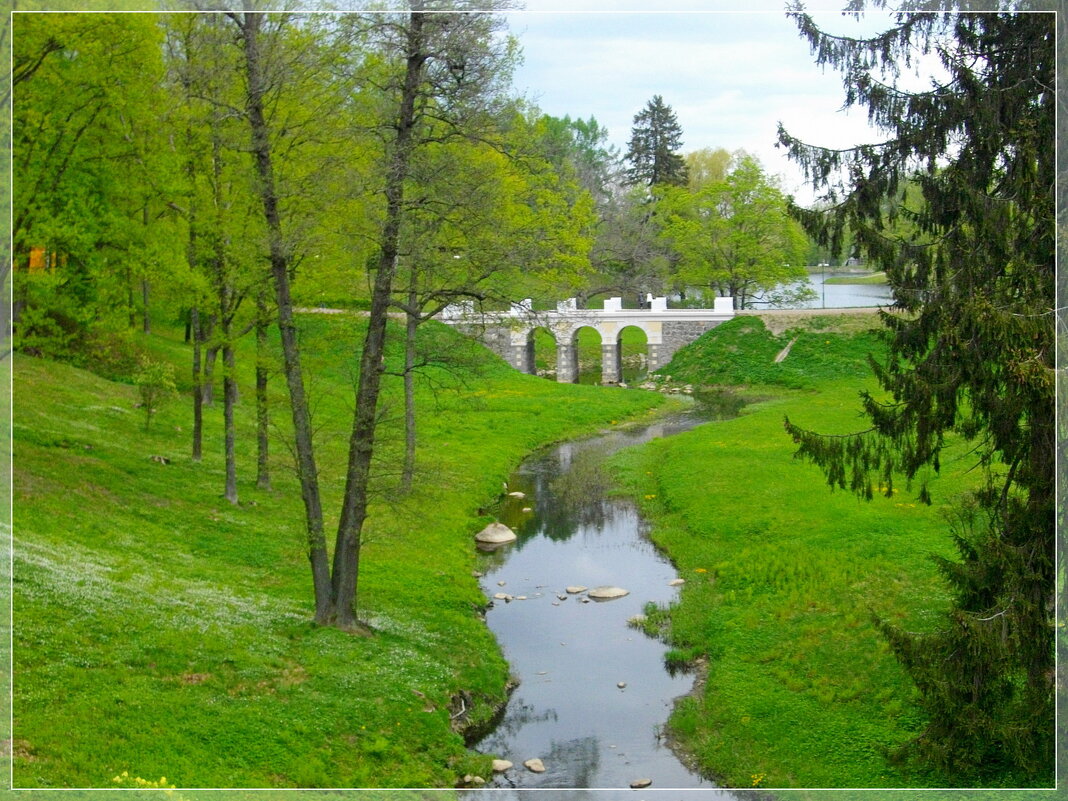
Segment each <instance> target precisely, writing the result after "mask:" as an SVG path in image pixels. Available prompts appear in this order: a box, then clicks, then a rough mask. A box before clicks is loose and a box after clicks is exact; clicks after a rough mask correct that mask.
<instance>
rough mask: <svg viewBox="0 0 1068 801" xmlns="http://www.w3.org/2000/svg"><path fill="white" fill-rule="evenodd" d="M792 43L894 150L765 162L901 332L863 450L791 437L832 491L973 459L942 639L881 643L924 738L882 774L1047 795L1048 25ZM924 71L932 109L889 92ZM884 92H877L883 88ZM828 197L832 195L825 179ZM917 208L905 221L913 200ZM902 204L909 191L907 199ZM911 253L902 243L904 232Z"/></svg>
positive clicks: (1050, 557) (918, 23)
mask: <svg viewBox="0 0 1068 801" xmlns="http://www.w3.org/2000/svg"><path fill="white" fill-rule="evenodd" d="M796 19H797V22H798V25H799V28H800V30H801V32H802V34H803V36H805V37H806V38H807V39H808V40H809V42H810V43H811V46H812V49H813V52H814V53H815V55H816V60H817V62H818V63H819V64H821V65H830V66H832V67H835V68H837V69H838V70H840V71H841V72H842V74H843V76H844V83H845V88H846V106H854V105H860V106H864V107H866V108H867V110H868V114H869V117H870V119H871V120H872V121H873V122H874V123H876V124H878V126H879V127H881V128H882V129H884V130H886V131H887V132H888V134H889V135H888V136H887V138H886V140H885V141H884V142H882V143H880V144H875V145H865V146H860V147H856V148H851V149H847V150H836V151H832V150H827V149H822V148H818V147H812V146H809V145H807V144H805V143H802V142H800V141H798V140H797V139H795V138H793V137H791V136H790V135H789V134H788V133H787V132H786V131H784V130H782V129H780V134H779V138H780V143H781V144H782V145H783V146H785V147H786V148H787V149H788V151H789V153H790V154H791V156H792V157H793V158H794V159H795V160H796V161H798V162H799V163H800V164H801V165H802V166H803V167H804V169H805V171H806V174H807V176H808V178H809V179H810V180H811V181H812V183H813V185H814V186H816V187H817V188H818V189H820V190H821V191H823V192H824V193H825V198H824V199H825V201H827V209H826V210H825V211H821V212H814V211H807V210H804V209H800V208H795V209H794V212H795V214H796V216H797V217H798V219H799V220H801V222H802V223H803V224H804V225H805V227H806V228H807V230H808V231H809V233H810V234H811V235H812V236H813V237H815V238H816V239H817V241H818V242H819V243H820V244H821V245H828V246H831V247H832V248H833V249H839V248H840V246H841V244H842V241H843V235H844V232H846V231H847V230H848V231H849V232H850V233H851V235H852V237H853V241H854V243H855V245H856V246H857V247H858V248H859V249H860V250H862V251H863V252H864V253H865V254H866V255H867V257H868V258H869V260H870V261H871V262H873V263H876V264H877V265H878V266H879V267H880V268H882V269H885V270H886V273H887V277H888V280H889V282H890V284H891V286H892V287H893V290H894V295H895V298H896V305H897V307H898V308H899V310H900V313H898V314H884V315H883V318H884V321H885V323H886V325H887V327H888V329H889V354H888V357H887V358H886V360H885V362H883V363H880V364H874V363H873V364H874V369H875V373H876V376H877V378H878V380H879V383H880V385H881V386H882V387H883V388H884V389H885V390H886V391H887V393H888V395H889V397H888V398H887V399H885V400H884V399H881V398H877V397H874V396H872V395H865V396H864V397H863V405H864V409H865V412H866V413H867V416H868V417H869V418H870V420H871V424H872V426H871V428H870V429H869V430H868V431H866V432H862V433H859V434H856V435H853V436H849V437H826V436H821V435H819V434H817V433H814V432H810V431H805V430H801V429H799V428H797V427H796V426H794V425H792V424H791V423H790V422H789V420H787V422H786V427H787V430H788V432H789V433H790V434H791V435H792V436H793V438H794V439H795V441H796V442H797V443H799V446H800V448H799V451H798V456H800V457H803V458H807V459H811V460H813V461H815V462H816V463H818V464H819V465H821V466H822V467H823V469H824V471H825V472H826V475H827V478H828V481H829V482H830V483H831V485H832V486H838V487H841V488H843V489H844V488H846V487H848V488H850V489H851V490H852V491H854V492H856V493H858V494H859V495H861V496H864V497H871V494H872V486H873V480H878V481H879V482H880V483H881V484H883V485H884V486H886V487H888V488H892V487H893V483H892V481H891V479H892V477H893V476H894V475H898V476H902V475H903V476H904V477H905V478H906V480H912V479H916V478H919V479H921V481H920V487H919V493H920V496H921V498H923V499H924V500H927V501H929V500H930V498H929V493H928V488H927V486H926V484H925V482H923V481H922V479H923V476H924V475H925V471H927V470H929V469H933V470H935V471H937V469H938V467H939V456H940V453H941V451H942V448H943V446H944V444H945V438H946V437H947V436H949V435H955V436H959V437H963V438H965V439H966V440H968V441H970V442H972V443H973V444H974V451H973V452H974V455H975V459H976V461H977V467H978V469H979V470H980V471H981V473H982V475H983V485H982V487H981V489H980V490H979V491H978V492H976V494H975V496H974V497H973V498H971V499H970V500H968V501H966V502H964V503H963V504H962V505H961V507H960V509H959V510H958V513H957V515H956V518H955V520H953V521H951V523H950V525H951V526H952V532H953V535H954V537H955V539H956V542H957V544H958V550H959V552H960V560H959V561H956V562H950V561H940V562H939V567H940V569H941V570H942V572H943V574H944V575H945V578H946V580H947V581H948V583H949V584H950V586H951V588H952V593H953V601H952V605H951V608H950V610H949V611H948V613H947V614H946V616H945V617H944V619H943V620H942V622H941V624H940V625H939V627H938V629H937V630H936V631H933V632H928V633H921V634H916V633H910V632H905V631H902V630H900V629H899V628H897V627H895V626H893V625H891V624H889V623H887V622H885V621H879V625H880V627H881V629H882V630H883V632H884V633H885V635H886V636H887V638H888V640H889V642H890V643H891V645H892V647H893V649H894V651H895V653H896V654H897V656H898V658H899V659H900V660H901V662H902V664H903V665H904V666H905V668H906V669H907V670H908V671H909V673H910V675H911V676H912V678H913V680H914V681H915V683H916V686H917V688H918V689H919V692H920V696H921V700H922V704H923V707H924V710H925V712H926V715H927V726H926V728H925V729H924V730H923V731H922V733H921V734H920V735H919V736H918V738H917V739H916V740H914V741H913V742H912V743H910V744H909V746H907V747H906V748H905V749H904V750H903V751H902V752H900V753H899V754H898V755H899V756H902V757H919V759H920V761H921V762H922V764H923V765H925V766H926V767H928V768H933V769H935V770H937V771H939V772H940V773H941V774H942V775H943V776H944V777H945V778H946V779H947V780H948V781H952V782H954V783H958V784H982V783H995V784H1003V783H1011V784H1045V785H1049V784H1052V782H1053V765H1054V700H1053V699H1054V695H1053V694H1054V626H1055V623H1054V499H1055V491H1054V469H1055V456H1054V454H1055V437H1056V428H1055V410H1054V386H1055V374H1054V347H1055V337H1054V315H1055V307H1056V303H1055V287H1054V282H1055V276H1054V264H1055V253H1054V248H1055V243H1054V232H1055V220H1054V211H1055V209H1054V189H1055V175H1056V165H1055V148H1054V136H1055V103H1056V99H1055V91H1054V85H1055V83H1054V81H1055V57H1056V54H1055V44H1054V26H1055V18H1054V15H1053V14H1048V13H1030V14H1014V13H997V14H995V13H987V14H958V15H943V14H928V13H908V14H899V15H898V16H897V18H896V24H895V25H894V27H893V28H892V29H891V30H889V31H887V32H886V33H884V34H882V35H881V36H878V37H876V38H873V39H870V40H865V41H860V40H856V39H849V38H841V37H834V36H830V35H827V34H825V33H824V32H823V31H821V30H820V29H819V28H817V27H816V25H815V24H814V23H813V21H812V20H811V18H809V17H808V16H807V15H804V14H797V15H796ZM921 55H924V56H929V55H934V56H936V57H937V58H938V59H939V60H940V62H941V64H942V65H943V67H944V68H945V72H946V76H945V78H944V79H939V80H937V81H934V82H933V84H932V86H931V87H930V89H928V90H927V91H919V92H906V91H902V90H900V89H898V88H896V87H895V86H894V80H893V78H894V76H895V75H896V71H897V70H898V69H900V68H903V67H907V66H911V65H912V64H914V63H915V60H916V59H917V58H919V57H920V56H921ZM887 75H889V76H890V78H889V80H887V79H886V78H885V77H884V76H887ZM840 175H844V178H843V179H839V178H838V176H840ZM909 183H913V184H914V185H915V186H918V187H919V188H920V191H921V194H922V201H921V202H915V201H914V200H913V201H911V202H904V193H905V189H906V186H907V184H909ZM912 191H913V192H914V191H915V190H912ZM906 231H907V232H908V233H907V234H905V233H903V232H906Z"/></svg>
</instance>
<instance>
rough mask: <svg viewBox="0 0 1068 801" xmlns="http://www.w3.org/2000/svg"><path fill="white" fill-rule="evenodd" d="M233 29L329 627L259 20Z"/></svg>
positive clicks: (239, 18) (320, 607) (320, 600)
mask: <svg viewBox="0 0 1068 801" xmlns="http://www.w3.org/2000/svg"><path fill="white" fill-rule="evenodd" d="M230 18H231V19H232V20H233V21H234V22H235V23H236V24H237V26H238V29H239V30H240V34H241V42H242V46H243V48H244V51H245V71H246V75H247V77H248V83H247V97H246V101H247V102H246V106H247V109H248V120H249V127H250V129H251V134H252V154H253V157H254V159H255V161H256V172H257V174H258V177H259V182H258V188H259V191H260V201H261V203H262V204H263V216H264V221H265V223H266V226H267V236H268V247H269V254H270V263H271V275H272V277H273V278H274V288H275V297H276V300H277V302H278V330H279V332H280V334H281V339H282V369H283V371H284V373H285V376H286V386H287V387H288V389H289V399H290V404H289V405H290V409H291V411H292V415H293V438H294V445H295V451H296V457H297V475H298V478H299V479H300V489H301V497H302V499H303V501H304V519H305V528H306V533H307V548H308V561H309V562H310V563H311V571H312V584H313V587H314V592H315V620H316V622H318V623H323V624H325V623H330V622H331V621H332V620H333V619H334V610H335V604H334V597H333V594H332V588H331V582H330V564H329V561H328V559H327V554H326V539H325V538H324V536H323V511H322V502H321V500H320V496H319V473H318V470H317V468H316V465H315V450H314V445H313V442H312V427H311V415H310V413H309V410H308V400H307V396H306V394H305V391H304V376H303V373H302V372H301V364H300V345H299V343H298V341H297V329H296V325H295V324H294V322H293V301H292V298H291V294H290V286H289V260H288V256H287V255H286V248H285V242H284V239H283V236H282V222H281V217H280V215H279V213H278V195H277V190H276V188H275V182H274V168H273V164H272V159H271V140H270V131H269V130H268V128H267V122H266V120H265V118H264V113H263V94H264V90H265V87H264V79H263V73H262V65H261V63H260V58H261V57H260V50H259V44H260V42H259V37H260V25H261V24H262V21H263V15H262V14H255V13H245V14H231V15H230Z"/></svg>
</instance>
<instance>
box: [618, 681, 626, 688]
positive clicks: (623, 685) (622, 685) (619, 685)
mask: <svg viewBox="0 0 1068 801" xmlns="http://www.w3.org/2000/svg"><path fill="white" fill-rule="evenodd" d="M616 686H617V687H618V688H619V689H621V690H622V689H625V688H626V686H627V683H626V682H625V681H617V682H616Z"/></svg>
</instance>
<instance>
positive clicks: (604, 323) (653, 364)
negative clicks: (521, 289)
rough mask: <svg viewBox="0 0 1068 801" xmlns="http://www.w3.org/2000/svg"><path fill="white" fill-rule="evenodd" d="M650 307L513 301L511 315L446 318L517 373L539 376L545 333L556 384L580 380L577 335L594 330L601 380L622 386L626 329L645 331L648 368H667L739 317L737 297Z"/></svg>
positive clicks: (463, 310)
mask: <svg viewBox="0 0 1068 801" xmlns="http://www.w3.org/2000/svg"><path fill="white" fill-rule="evenodd" d="M648 306H649V308H647V309H624V308H623V301H622V299H621V298H608V299H607V300H605V302H604V308H603V309H579V308H577V306H576V303H575V299H574V298H569V299H568V300H565V301H561V302H560V303H558V304H556V311H534V310H533V308H532V304H531V301H530V300H524V301H522V302H520V303H513V304H512V308H511V309H510V310H509V311H507V312H477V311H475V309H474V306H473V304H471V303H461V304H456V305H453V306H449V307H448V308H446V309H445V310H444V312H442V315H441V320H442V322H444V323H447V324H449V325H453V326H456V327H457V328H459V329H460V330H462V331H464V332H465V333H468V334H470V335H472V336H476V337H478V338H479V339H481V340H482V342H483V343H484V344H485V345H486V346H487V347H489V348H490V349H492V350H493V351H495V352H496V353H497V354H499V355H500V356H501V357H503V358H504V359H505V360H506V361H507V362H508V363H509V364H510V365H512V366H513V367H514V368H515V369H517V370H519V371H520V372H523V373H534V372H535V369H534V332H535V330H536V329H538V328H544V329H546V330H547V331H548V332H549V333H550V334H552V336H553V338H554V339H555V340H556V380H557V381H561V382H564V383H574V382H576V381H578V372H579V371H578V332H579V329H581V328H593V329H595V330H596V331H597V333H598V334H600V336H601V381H602V383H605V384H618V383H620V382H621V381H622V378H623V365H622V358H621V357H622V350H623V346H622V342H621V339H620V335H621V333H622V332H623V330H624V329H625V328H628V327H631V326H633V327H635V328H639V329H641V330H642V331H643V332H645V341H646V343H647V347H648V351H647V354H646V355H647V358H648V365H649V370H650V371H654V370H657V369H658V368H660V367H662V366H664V365H665V364H667V363H668V362H669V361H671V357H672V356H673V355H674V353H675V351H677V350H678V349H679V348H681V347H682V346H683V345H686V344H687V343H689V342H692V341H693V340H695V339H697V338H698V337H699V336H701V334H703V333H705V331H708V330H709V329H711V328H715V327H716V326H717V325H719V324H720V323H722V322H725V321H726V320H729V319H731V318H732V317H734V300H733V298H716V299H715V308H712V309H669V308H668V307H667V298H653V297H650V298H649V300H648Z"/></svg>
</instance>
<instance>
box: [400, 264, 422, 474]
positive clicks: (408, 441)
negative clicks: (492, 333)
mask: <svg viewBox="0 0 1068 801" xmlns="http://www.w3.org/2000/svg"><path fill="white" fill-rule="evenodd" d="M417 302H418V298H417V296H416V292H415V271H414V270H413V271H412V286H411V288H410V289H409V290H408V308H409V311H408V314H407V320H406V325H405V329H404V468H403V470H402V472H401V492H403V493H405V494H407V493H409V492H411V490H412V478H413V476H414V474H415V332H416V329H417V327H418V325H419V320H418V318H417V317H416V315H415V313H414V309H415V304H416V303H417Z"/></svg>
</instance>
